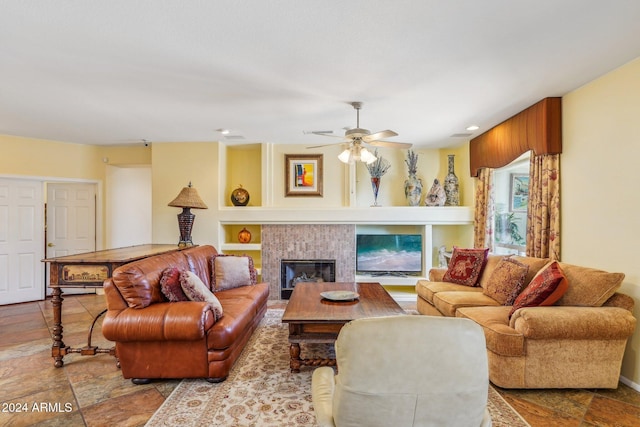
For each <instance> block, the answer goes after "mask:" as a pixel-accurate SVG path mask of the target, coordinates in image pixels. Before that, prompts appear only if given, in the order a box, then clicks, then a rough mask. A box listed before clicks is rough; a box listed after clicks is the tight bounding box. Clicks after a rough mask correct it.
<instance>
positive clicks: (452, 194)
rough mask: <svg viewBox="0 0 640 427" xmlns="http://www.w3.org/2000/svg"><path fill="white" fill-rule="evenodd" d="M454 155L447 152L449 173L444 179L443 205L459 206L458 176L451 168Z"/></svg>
mask: <svg viewBox="0 0 640 427" xmlns="http://www.w3.org/2000/svg"><path fill="white" fill-rule="evenodd" d="M454 157H455V155H453V154H449V173H448V174H447V176H446V178H445V179H444V192H445V194H446V195H447V201H446V202H445V204H444V205H445V206H460V190H459V184H458V177H457V176H456V174H455V172H454V170H453V166H454V165H453V161H454V160H453V159H454Z"/></svg>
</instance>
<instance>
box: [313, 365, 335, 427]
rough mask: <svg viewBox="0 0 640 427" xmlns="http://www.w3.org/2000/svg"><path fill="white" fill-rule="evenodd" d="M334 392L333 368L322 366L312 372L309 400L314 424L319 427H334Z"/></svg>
mask: <svg viewBox="0 0 640 427" xmlns="http://www.w3.org/2000/svg"><path fill="white" fill-rule="evenodd" d="M334 391H335V373H334V372H333V368H329V367H327V366H323V367H320V368H317V369H316V370H315V371H313V376H312V378H311V399H312V401H313V409H314V410H315V415H316V423H317V425H318V426H320V427H335V424H334V422H333V393H334Z"/></svg>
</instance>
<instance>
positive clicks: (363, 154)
mask: <svg viewBox="0 0 640 427" xmlns="http://www.w3.org/2000/svg"><path fill="white" fill-rule="evenodd" d="M360 160H362V161H363V162H364V163H366V164H368V165H369V164H371V163H373V162H375V161H376V160H378V158H377V157H376V156H374V155H373V154H372V153H371V151H369V150H367V149H366V148H363V149H362V150H360Z"/></svg>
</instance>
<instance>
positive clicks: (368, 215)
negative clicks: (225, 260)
mask: <svg viewBox="0 0 640 427" xmlns="http://www.w3.org/2000/svg"><path fill="white" fill-rule="evenodd" d="M218 219H219V221H220V223H222V224H356V225H357V224H381V225H382V224H412V225H429V224H431V225H439V224H442V225H457V224H472V223H473V208H471V207H466V206H442V207H427V206H395V207H386V206H380V207H365V208H313V209H300V208H274V207H251V206H244V207H224V208H220V209H219V217H218Z"/></svg>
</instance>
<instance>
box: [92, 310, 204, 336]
mask: <svg viewBox="0 0 640 427" xmlns="http://www.w3.org/2000/svg"><path fill="white" fill-rule="evenodd" d="M215 319H216V318H215V314H214V312H213V308H212V307H211V306H210V305H209V303H207V302H196V301H183V302H165V303H158V304H151V305H150V306H148V307H145V308H125V309H123V310H109V311H107V314H106V316H105V318H104V321H103V323H102V334H103V335H104V337H105V338H106V339H108V340H110V341H115V342H126V341H194V340H199V339H202V338H204V337H205V336H206V334H207V331H208V330H209V329H211V327H212V326H213V325H214V323H215Z"/></svg>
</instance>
